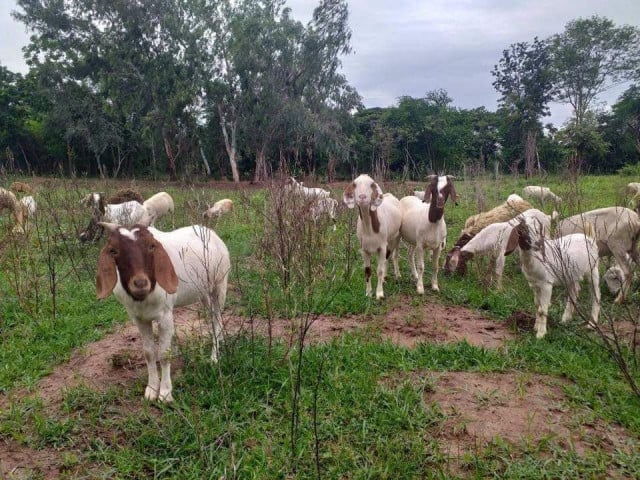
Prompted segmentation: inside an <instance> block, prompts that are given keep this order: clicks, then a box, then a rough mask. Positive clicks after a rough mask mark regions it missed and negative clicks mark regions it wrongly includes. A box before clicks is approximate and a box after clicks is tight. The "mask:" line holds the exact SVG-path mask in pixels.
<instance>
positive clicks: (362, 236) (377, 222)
mask: <svg viewBox="0 0 640 480" xmlns="http://www.w3.org/2000/svg"><path fill="white" fill-rule="evenodd" d="M342 201H343V202H344V204H345V205H346V206H347V207H348V208H354V207H356V206H357V207H358V214H359V215H358V224H357V227H356V232H357V235H358V239H359V240H360V253H361V254H362V259H363V260H364V275H365V280H366V295H367V296H371V293H372V290H371V255H373V254H374V253H376V254H377V255H378V269H377V273H378V283H377V286H376V298H378V299H380V298H383V297H384V289H383V284H384V279H385V275H386V273H387V258H389V257H391V259H392V260H393V269H394V273H395V276H396V278H398V277H399V276H400V268H399V267H398V244H399V243H400V222H401V219H402V217H401V214H400V203H399V202H398V199H397V198H396V197H394V196H393V195H392V194H390V193H387V194H384V195H383V193H382V189H381V188H380V186H379V185H378V184H377V183H376V182H375V181H374V180H373V179H372V178H371V177H370V176H369V175H366V174H363V175H360V176H359V177H358V178H356V179H355V180H354V181H353V182H351V183H350V184H349V185H347V187H346V188H345V190H344V194H343V196H342Z"/></svg>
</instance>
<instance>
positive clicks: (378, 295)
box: [376, 293, 384, 300]
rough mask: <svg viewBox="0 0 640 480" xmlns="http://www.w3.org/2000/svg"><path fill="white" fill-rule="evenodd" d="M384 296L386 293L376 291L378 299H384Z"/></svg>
mask: <svg viewBox="0 0 640 480" xmlns="http://www.w3.org/2000/svg"><path fill="white" fill-rule="evenodd" d="M383 298H384V293H376V300H382V299H383Z"/></svg>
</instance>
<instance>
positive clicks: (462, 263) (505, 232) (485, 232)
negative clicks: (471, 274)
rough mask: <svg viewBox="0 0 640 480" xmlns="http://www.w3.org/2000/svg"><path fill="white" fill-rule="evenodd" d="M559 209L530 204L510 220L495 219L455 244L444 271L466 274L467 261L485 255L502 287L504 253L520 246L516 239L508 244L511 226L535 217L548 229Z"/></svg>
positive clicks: (448, 255) (497, 281)
mask: <svg viewBox="0 0 640 480" xmlns="http://www.w3.org/2000/svg"><path fill="white" fill-rule="evenodd" d="M556 216H557V212H555V211H554V212H553V214H552V215H546V214H545V213H544V212H541V211H540V210H537V209H535V208H531V209H529V210H526V211H525V212H523V213H521V214H520V215H518V216H517V217H515V218H513V219H511V220H509V221H508V222H498V223H492V224H491V225H487V226H486V227H484V228H483V229H482V230H480V232H478V234H476V235H475V236H474V237H473V238H472V239H471V240H470V241H469V242H468V243H467V244H466V245H463V246H462V247H460V246H457V245H456V246H454V247H453V248H452V249H451V250H450V251H449V253H448V254H447V261H446V262H445V271H446V272H448V273H452V272H454V271H455V272H457V273H459V274H460V275H464V274H465V273H466V271H467V262H468V261H470V260H472V259H473V258H474V257H475V256H478V255H486V256H488V257H489V258H490V259H491V260H492V261H493V262H495V274H496V287H497V288H498V289H499V290H500V289H502V272H503V271H504V263H505V256H506V255H509V254H510V253H512V252H513V251H514V250H515V249H517V247H518V244H517V242H513V243H512V244H509V238H510V235H511V230H512V229H513V228H514V227H515V226H516V225H517V224H518V223H519V222H520V220H521V219H523V218H531V219H534V220H535V221H536V222H537V224H538V225H540V227H542V228H544V229H545V231H549V229H550V228H551V220H552V219H555V217H556Z"/></svg>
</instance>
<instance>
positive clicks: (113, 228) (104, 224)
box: [98, 222, 120, 232]
mask: <svg viewBox="0 0 640 480" xmlns="http://www.w3.org/2000/svg"><path fill="white" fill-rule="evenodd" d="M98 225H100V226H101V227H103V228H105V229H107V230H109V231H110V232H115V231H116V229H117V228H118V227H119V226H120V225H118V224H117V223H111V222H98Z"/></svg>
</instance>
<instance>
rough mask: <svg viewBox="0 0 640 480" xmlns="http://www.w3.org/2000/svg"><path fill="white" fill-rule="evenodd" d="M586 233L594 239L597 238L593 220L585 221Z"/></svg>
mask: <svg viewBox="0 0 640 480" xmlns="http://www.w3.org/2000/svg"><path fill="white" fill-rule="evenodd" d="M584 235H585V236H586V237H589V238H591V239H593V240H595V239H596V229H595V228H593V224H592V223H591V222H588V221H585V222H584Z"/></svg>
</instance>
